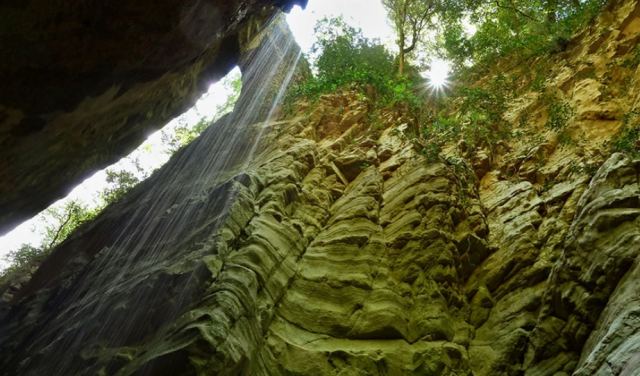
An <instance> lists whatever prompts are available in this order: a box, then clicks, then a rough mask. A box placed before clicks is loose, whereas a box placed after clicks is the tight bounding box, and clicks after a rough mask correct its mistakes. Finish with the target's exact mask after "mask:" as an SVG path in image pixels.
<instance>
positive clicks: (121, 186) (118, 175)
mask: <svg viewBox="0 0 640 376" xmlns="http://www.w3.org/2000/svg"><path fill="white" fill-rule="evenodd" d="M106 174H107V184H108V185H107V187H106V188H105V189H104V190H103V191H102V192H101V193H100V196H101V198H102V200H103V201H104V202H105V203H106V204H107V205H109V204H111V203H114V202H116V201H118V200H120V199H121V198H122V197H123V196H124V195H125V194H126V193H127V192H129V190H131V189H132V188H133V187H135V186H136V185H137V184H138V183H139V182H140V178H138V177H137V176H136V174H134V173H133V172H131V171H127V170H120V171H114V170H109V169H108V170H106Z"/></svg>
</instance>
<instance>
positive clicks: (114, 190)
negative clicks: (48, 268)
mask: <svg viewBox="0 0 640 376" xmlns="http://www.w3.org/2000/svg"><path fill="white" fill-rule="evenodd" d="M135 164H136V167H137V169H138V172H139V173H140V174H142V176H143V178H144V177H145V174H143V173H142V172H141V168H140V166H138V164H137V162H136V163H135ZM106 174H107V184H108V186H107V187H105V188H104V190H103V191H102V192H101V193H100V198H101V203H100V204H99V205H98V206H97V207H94V208H90V207H89V206H88V205H85V204H83V203H81V202H79V201H70V202H68V203H67V204H65V205H64V206H62V207H52V208H49V209H47V210H46V211H45V213H44V214H43V215H42V219H43V221H44V222H45V227H44V229H43V239H42V243H41V245H40V246H38V247H34V246H32V245H29V244H23V245H22V246H20V248H18V249H17V250H13V251H10V252H8V253H7V254H6V255H5V256H4V260H5V261H7V262H8V263H9V267H8V268H7V269H5V270H4V271H2V272H0V284H4V282H6V281H11V280H15V279H17V278H20V277H21V276H25V275H28V274H29V272H30V270H31V269H32V268H34V267H36V266H38V265H39V264H40V263H41V262H42V260H44V258H45V257H46V256H47V255H48V254H49V253H50V252H51V250H52V249H53V248H55V247H56V246H57V245H58V244H60V243H62V242H63V241H64V240H65V239H67V238H68V237H69V236H71V234H73V233H74V231H76V230H77V229H78V228H79V227H80V226H81V225H83V224H84V223H87V222H89V221H91V220H93V219H94V218H95V217H96V216H97V215H98V214H100V212H101V211H102V210H103V209H104V208H105V207H106V206H107V205H109V204H111V203H113V202H116V201H117V200H119V199H121V198H122V197H123V196H124V195H125V194H126V193H127V192H128V191H129V190H130V189H131V188H133V187H134V186H135V185H137V184H138V183H139V182H140V178H138V177H137V176H136V174H134V173H133V172H130V171H126V170H121V171H115V170H107V171H106Z"/></svg>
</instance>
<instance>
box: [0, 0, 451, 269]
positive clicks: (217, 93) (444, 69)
mask: <svg viewBox="0 0 640 376" xmlns="http://www.w3.org/2000/svg"><path fill="white" fill-rule="evenodd" d="M337 16H342V17H343V18H344V19H345V21H346V22H347V23H348V24H350V25H352V26H357V27H359V28H361V29H362V32H363V34H364V36H365V37H367V38H371V39H379V40H380V41H381V42H382V43H383V44H384V45H385V46H387V47H388V48H389V49H390V50H392V51H393V49H394V46H395V43H394V40H395V35H394V32H393V28H392V27H391V25H390V23H389V21H388V20H387V14H386V10H385V9H384V7H383V6H382V2H381V1H380V0H309V3H308V5H307V7H306V9H305V10H302V9H301V8H300V7H299V6H296V7H294V8H293V9H292V11H291V12H290V13H289V14H288V15H287V22H288V23H289V27H290V28H291V31H292V33H293V35H294V37H295V39H296V41H297V42H298V44H299V45H300V47H301V48H302V50H303V52H305V53H309V52H310V50H311V46H312V45H313V41H314V35H313V28H314V26H315V24H316V22H317V21H318V20H320V19H322V18H324V17H337ZM239 74H240V73H239V70H237V68H236V69H235V70H234V71H232V72H231V73H230V76H227V78H225V79H223V80H221V81H219V82H217V83H214V84H212V85H211V86H210V88H209V90H208V91H207V93H205V94H204V95H203V96H202V98H200V100H199V101H198V102H197V103H196V105H195V106H194V107H193V108H191V109H190V110H188V111H187V112H186V113H184V114H182V115H181V116H179V117H177V118H175V119H173V120H172V121H171V122H169V123H168V124H167V125H166V126H165V127H164V128H163V131H164V132H171V130H172V129H175V127H176V126H178V125H181V124H182V125H184V124H187V125H190V126H192V125H194V124H195V123H197V122H198V121H199V120H200V119H201V118H203V117H206V118H209V119H211V118H213V117H215V116H216V109H217V107H219V106H220V105H221V104H222V103H224V102H225V101H226V99H227V97H228V96H229V94H230V90H229V87H228V85H225V80H227V81H226V82H228V81H229V80H230V79H231V78H230V77H237V75H239ZM447 74H448V66H447V64H446V62H443V61H440V60H438V61H436V63H435V64H432V69H431V71H429V72H425V73H424V76H425V78H427V79H430V80H431V82H433V83H434V84H435V83H437V82H439V80H446V76H447ZM169 156H170V155H169V153H168V148H167V145H165V144H164V143H163V142H162V135H161V131H158V132H155V133H153V134H150V135H149V137H148V139H147V140H146V141H145V142H144V143H143V144H142V145H141V146H140V147H138V149H136V150H135V151H134V152H133V153H132V154H130V155H129V156H126V157H124V158H122V159H121V160H120V161H119V162H117V163H116V164H115V165H113V166H110V167H108V168H110V169H114V170H122V169H126V170H128V171H131V172H134V173H137V171H136V169H135V167H134V163H133V161H134V160H136V159H137V160H138V161H139V162H140V165H141V166H142V167H143V168H144V169H145V171H152V170H154V169H156V168H159V167H160V166H162V165H163V164H164V163H166V162H167V160H168V159H169ZM105 186H106V173H105V170H101V171H98V172H96V173H95V174H94V175H93V176H91V177H90V178H88V179H87V180H85V181H84V182H83V183H82V184H80V185H79V186H77V187H76V188H75V189H74V190H73V191H71V193H70V194H69V195H68V196H67V197H66V198H64V199H62V200H59V201H57V202H55V203H54V204H52V205H51V207H54V208H55V207H58V208H59V207H63V206H64V205H65V204H66V203H68V202H69V201H72V200H79V201H80V202H83V203H85V204H87V205H90V206H95V205H96V203H97V202H98V197H99V192H101V191H102V190H103V189H104V187H105ZM43 213H44V212H43ZM43 213H40V214H38V215H36V216H35V217H34V218H32V219H30V220H29V221H27V222H24V223H23V224H21V225H20V226H18V227H17V228H15V229H14V230H13V231H11V232H9V233H7V234H6V235H5V236H2V237H0V270H2V269H4V268H6V267H7V262H6V260H5V257H4V256H5V255H6V254H7V253H8V252H9V251H11V250H15V249H17V248H18V247H20V245H22V244H31V245H33V246H36V247H37V246H39V245H40V243H41V242H42V238H43V230H44V229H43V227H44V224H45V223H46V221H47V217H46V215H44V214H43Z"/></svg>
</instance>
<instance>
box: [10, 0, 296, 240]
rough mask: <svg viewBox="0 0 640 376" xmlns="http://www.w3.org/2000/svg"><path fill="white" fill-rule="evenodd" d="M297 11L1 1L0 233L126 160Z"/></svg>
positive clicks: (210, 1) (238, 2) (230, 4)
mask: <svg viewBox="0 0 640 376" xmlns="http://www.w3.org/2000/svg"><path fill="white" fill-rule="evenodd" d="M295 3H298V4H305V3H306V1H304V0H302V1H288V0H270V1H256V0H221V1H217V0H202V1H197V0H189V1H181V0H177V1H176V0H162V1H134V2H126V3H108V4H107V3H104V4H101V3H100V2H96V1H92V2H87V1H84V0H73V1H65V2H64V3H60V2H52V1H48V0H33V1H21V0H18V1H14V0H10V1H4V2H3V3H2V4H1V5H0V56H2V59H0V82H2V89H1V90H0V233H4V232H6V231H7V230H9V229H11V228H12V227H13V226H15V225H17V224H19V223H20V222H21V221H23V220H25V219H27V218H29V217H31V216H33V215H34V214H36V213H37V212H39V211H40V210H43V209H44V208H46V207H47V206H48V205H49V204H50V203H52V202H53V201H55V200H57V199H59V198H61V197H63V196H64V195H65V194H66V193H67V192H68V191H69V190H70V189H71V188H72V187H73V186H75V185H76V184H78V183H79V182H81V181H82V180H83V179H84V178H86V177H87V176H88V175H89V174H91V173H92V172H93V171H95V170H97V169H100V168H103V167H105V166H108V165H109V164H111V163H114V162H115V161H117V160H118V159H120V158H121V157H122V156H123V155H126V154H127V153H129V152H131V151H132V150H133V149H135V147H136V146H138V145H139V144H140V143H142V141H143V140H144V139H145V138H146V137H147V135H148V134H149V133H150V132H151V131H153V130H156V129H159V128H160V127H162V126H163V125H164V124H166V123H167V122H168V121H169V120H171V119H172V118H173V117H175V116H177V115H179V114H180V113H182V112H184V111H185V110H186V109H187V108H189V107H190V106H191V105H193V103H194V102H195V101H196V99H197V98H198V97H199V96H200V95H201V94H202V93H203V92H204V91H206V90H207V88H208V86H209V84H210V83H211V82H213V81H215V80H218V79H219V78H221V77H222V76H224V75H225V74H226V73H227V72H228V71H229V70H230V69H232V68H233V66H234V65H236V64H238V59H239V52H240V50H241V48H242V44H243V43H244V42H245V41H247V40H250V38H251V37H252V36H254V35H256V34H257V32H259V31H260V29H261V28H262V26H263V25H264V24H265V22H266V21H267V20H269V19H270V17H271V16H273V15H274V14H275V13H276V12H277V11H278V8H277V7H282V8H289V7H290V6H292V5H293V4H295Z"/></svg>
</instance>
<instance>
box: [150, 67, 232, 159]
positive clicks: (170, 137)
mask: <svg viewBox="0 0 640 376" xmlns="http://www.w3.org/2000/svg"><path fill="white" fill-rule="evenodd" d="M222 85H223V86H224V88H225V90H226V91H227V92H228V93H229V96H228V97H227V99H226V101H225V102H224V103H223V104H221V105H219V106H217V107H216V110H215V114H216V115H215V117H214V119H207V118H205V117H203V118H201V119H200V121H198V122H197V123H196V124H180V125H178V126H177V127H176V128H175V129H173V130H172V131H171V130H168V131H164V130H163V131H162V134H161V137H162V142H163V144H165V145H166V146H167V149H168V151H169V153H170V154H173V153H175V152H176V151H178V150H179V149H181V148H183V147H184V146H186V145H188V144H190V143H191V142H192V141H193V140H195V139H196V137H198V136H199V135H200V134H201V133H202V132H204V130H205V129H207V127H209V125H211V124H212V123H213V122H214V121H216V120H217V119H219V118H220V117H221V116H222V115H224V114H226V113H228V112H231V111H232V110H233V107H234V106H235V104H236V102H237V101H238V98H239V97H240V92H241V91H242V76H241V75H240V74H237V75H231V77H226V78H225V79H224V80H223V82H222Z"/></svg>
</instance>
